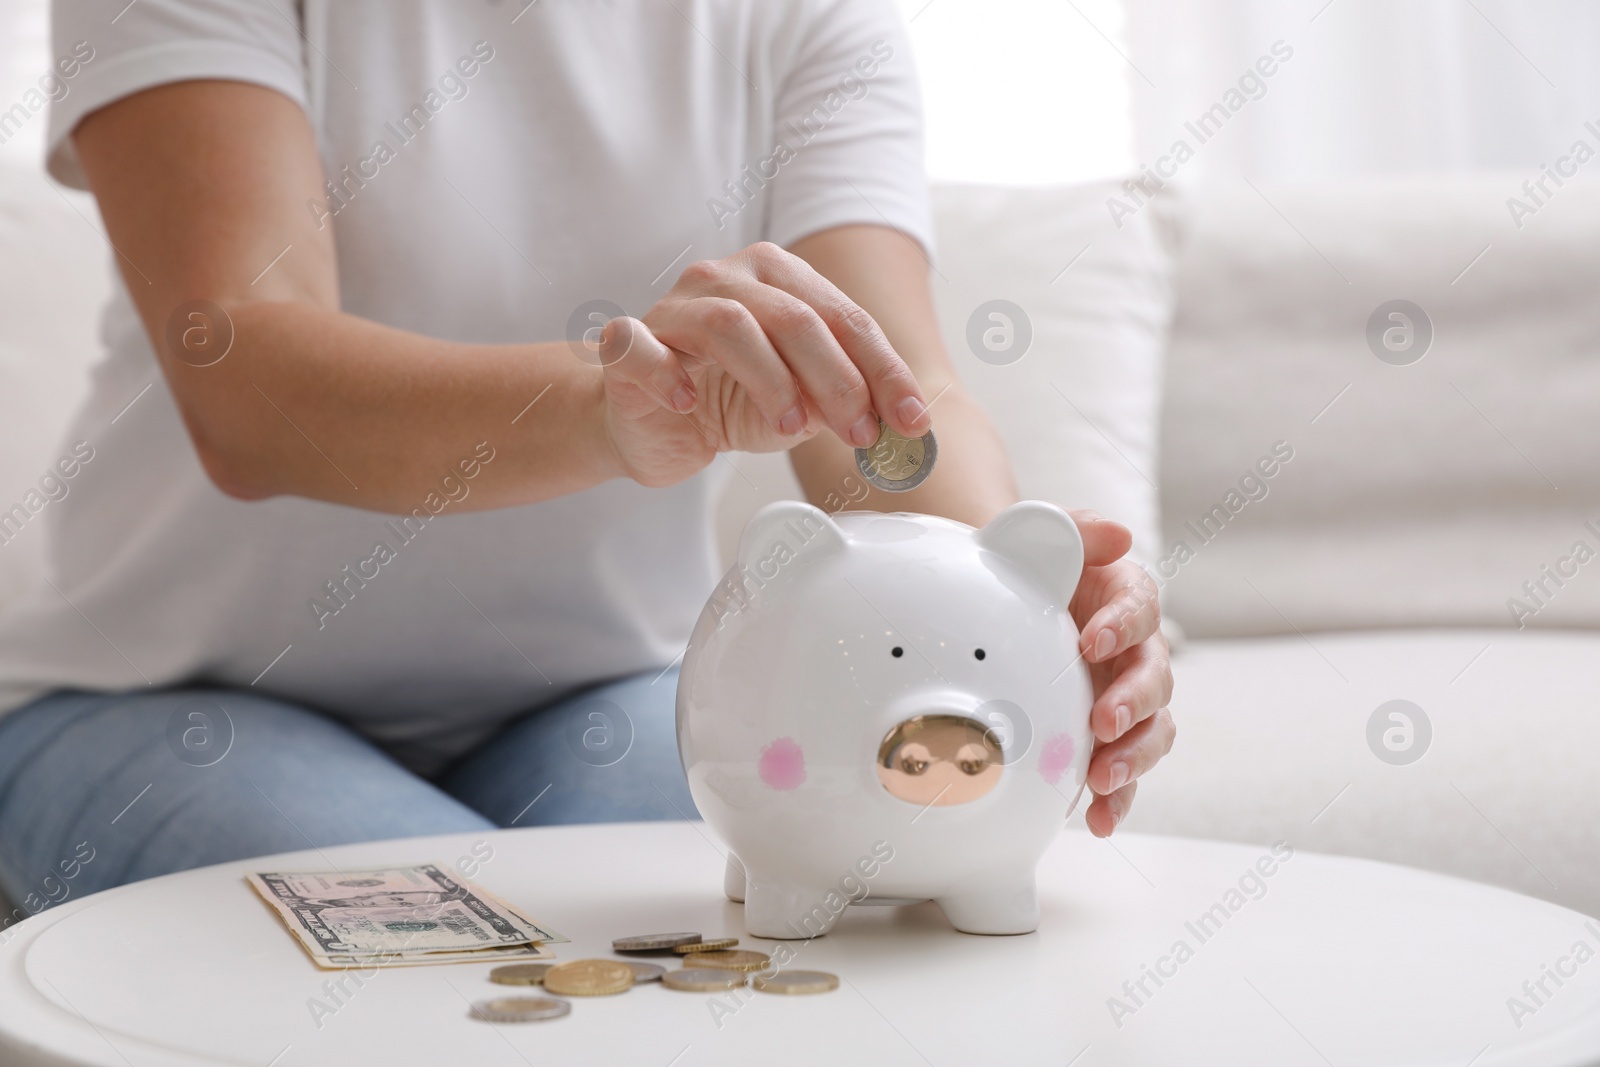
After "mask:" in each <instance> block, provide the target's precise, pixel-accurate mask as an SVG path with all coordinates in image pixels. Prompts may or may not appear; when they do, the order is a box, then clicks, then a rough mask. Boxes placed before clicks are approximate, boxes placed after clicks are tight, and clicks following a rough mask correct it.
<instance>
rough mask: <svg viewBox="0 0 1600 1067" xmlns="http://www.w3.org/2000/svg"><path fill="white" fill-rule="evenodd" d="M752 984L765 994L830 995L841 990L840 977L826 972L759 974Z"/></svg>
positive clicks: (751, 981)
mask: <svg viewBox="0 0 1600 1067" xmlns="http://www.w3.org/2000/svg"><path fill="white" fill-rule="evenodd" d="M750 984H751V985H752V986H754V987H755V988H756V989H759V990H760V991H761V992H763V993H788V994H791V995H798V994H802V993H829V992H832V991H833V990H835V989H838V988H839V976H838V975H835V974H829V973H828V972H826V971H779V972H778V973H777V974H770V975H769V974H758V975H756V976H755V977H754V978H753V979H751V980H750Z"/></svg>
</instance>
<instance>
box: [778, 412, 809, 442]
mask: <svg viewBox="0 0 1600 1067" xmlns="http://www.w3.org/2000/svg"><path fill="white" fill-rule="evenodd" d="M805 428H806V409H805V408H804V407H803V406H802V405H800V404H796V405H795V406H794V407H792V408H790V409H789V410H788V411H786V412H784V413H783V418H781V419H779V420H778V432H779V433H781V434H783V435H784V436H785V437H793V436H794V435H795V434H797V433H799V432H800V431H801V430H803V429H805Z"/></svg>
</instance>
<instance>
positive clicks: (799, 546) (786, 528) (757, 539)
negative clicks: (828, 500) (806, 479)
mask: <svg viewBox="0 0 1600 1067" xmlns="http://www.w3.org/2000/svg"><path fill="white" fill-rule="evenodd" d="M845 545H846V541H845V536H844V531H843V530H841V529H839V526H838V524H837V523H835V522H834V521H833V520H832V519H830V518H828V516H827V514H826V513H825V512H824V511H823V510H822V509H821V508H816V507H813V506H811V505H810V504H807V503H805V502H804V501H800V500H779V501H776V502H774V503H771V504H768V505H767V506H766V507H764V508H762V509H761V510H760V511H758V512H756V513H755V514H754V515H752V516H751V517H750V521H749V522H748V523H746V524H745V527H744V533H742V534H740V535H739V551H738V553H737V554H736V556H735V558H736V559H737V560H738V562H739V563H740V564H742V565H744V566H746V567H755V566H756V565H757V563H760V562H763V561H769V560H772V559H774V557H777V558H778V560H779V562H780V563H781V562H783V561H784V560H787V559H789V558H791V557H802V556H811V555H819V556H820V555H821V554H823V553H832V552H842V551H844V549H845Z"/></svg>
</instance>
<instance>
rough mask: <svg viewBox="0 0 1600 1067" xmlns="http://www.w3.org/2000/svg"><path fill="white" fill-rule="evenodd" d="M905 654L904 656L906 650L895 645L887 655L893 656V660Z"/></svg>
mask: <svg viewBox="0 0 1600 1067" xmlns="http://www.w3.org/2000/svg"><path fill="white" fill-rule="evenodd" d="M905 654H906V650H905V649H903V648H901V647H900V646H899V645H895V646H894V647H893V648H891V649H890V650H889V655H891V656H893V657H894V658H895V659H899V658H900V657H901V656H903V655H905Z"/></svg>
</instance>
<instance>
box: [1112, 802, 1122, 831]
mask: <svg viewBox="0 0 1600 1067" xmlns="http://www.w3.org/2000/svg"><path fill="white" fill-rule="evenodd" d="M1121 821H1122V809H1121V808H1116V807H1114V808H1112V809H1111V828H1112V829H1113V830H1115V829H1116V828H1117V823H1119V822H1121Z"/></svg>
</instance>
